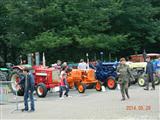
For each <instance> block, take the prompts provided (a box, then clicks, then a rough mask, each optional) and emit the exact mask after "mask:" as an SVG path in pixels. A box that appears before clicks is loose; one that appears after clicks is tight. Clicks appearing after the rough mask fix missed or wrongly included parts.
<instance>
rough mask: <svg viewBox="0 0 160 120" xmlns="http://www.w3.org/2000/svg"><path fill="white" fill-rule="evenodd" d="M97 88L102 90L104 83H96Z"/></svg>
mask: <svg viewBox="0 0 160 120" xmlns="http://www.w3.org/2000/svg"><path fill="white" fill-rule="evenodd" d="M95 89H96V90H97V91H102V84H101V83H100V82H99V81H98V82H97V83H96V85H95Z"/></svg>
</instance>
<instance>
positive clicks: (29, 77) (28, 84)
mask: <svg viewBox="0 0 160 120" xmlns="http://www.w3.org/2000/svg"><path fill="white" fill-rule="evenodd" d="M23 75H24V77H23V79H22V80H21V81H20V83H19V84H24V106H25V108H24V109H22V112H24V111H28V110H29V109H28V98H30V101H31V105H30V106H31V109H30V111H29V112H34V111H35V106H34V98H33V92H34V84H35V81H34V77H33V74H32V73H31V72H29V68H24V70H23Z"/></svg>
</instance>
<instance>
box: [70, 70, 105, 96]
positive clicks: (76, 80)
mask: <svg viewBox="0 0 160 120" xmlns="http://www.w3.org/2000/svg"><path fill="white" fill-rule="evenodd" d="M67 82H68V84H69V87H70V88H71V89H72V88H74V87H76V88H77V90H78V92H79V93H84V92H85V89H86V87H87V86H94V87H95V89H96V90H97V91H101V90H102V85H101V83H100V81H98V80H96V79H95V71H94V70H93V69H88V70H80V69H72V71H71V72H69V73H68V76H67Z"/></svg>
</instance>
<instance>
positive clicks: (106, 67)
mask: <svg viewBox="0 0 160 120" xmlns="http://www.w3.org/2000/svg"><path fill="white" fill-rule="evenodd" d="M117 65H118V62H99V63H98V64H97V65H96V78H97V79H98V80H99V81H101V82H102V83H103V85H104V86H105V87H108V88H109V89H115V88H116V86H117V82H116V78H117V73H116V67H117Z"/></svg>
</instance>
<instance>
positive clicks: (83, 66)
mask: <svg viewBox="0 0 160 120" xmlns="http://www.w3.org/2000/svg"><path fill="white" fill-rule="evenodd" d="M78 69H81V70H86V69H89V66H88V65H87V63H85V62H84V60H83V59H81V60H80V63H79V64H78Z"/></svg>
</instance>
